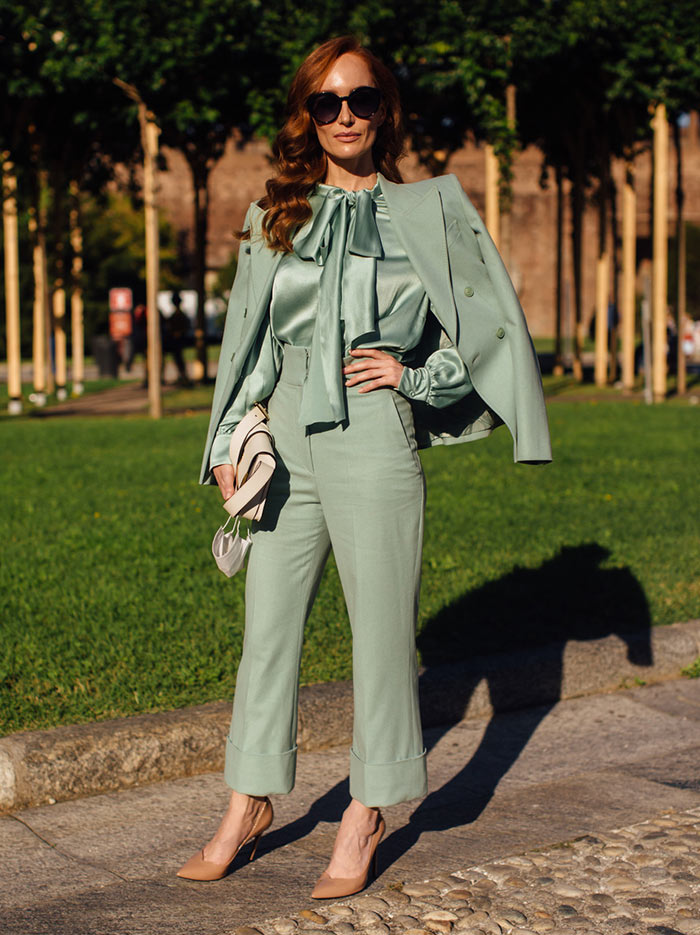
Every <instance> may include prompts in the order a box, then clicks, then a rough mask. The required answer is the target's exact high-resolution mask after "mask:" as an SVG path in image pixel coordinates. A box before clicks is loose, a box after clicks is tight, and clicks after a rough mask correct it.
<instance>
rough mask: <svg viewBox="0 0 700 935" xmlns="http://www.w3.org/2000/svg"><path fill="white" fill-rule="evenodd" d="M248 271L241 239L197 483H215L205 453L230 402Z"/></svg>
mask: <svg viewBox="0 0 700 935" xmlns="http://www.w3.org/2000/svg"><path fill="white" fill-rule="evenodd" d="M251 207H252V205H251V206H249V207H248V210H247V212H246V216H245V219H244V221H243V230H244V231H246V230H249V229H250V213H251V212H250V209H251ZM249 271H250V246H249V241H245V240H244V241H242V243H241V248H240V250H239V252H238V266H237V267H236V275H235V277H234V280H233V285H232V286H231V292H230V293H229V298H228V307H227V309H226V320H225V323H224V333H223V336H222V339H221V348H220V350H219V362H218V366H217V371H216V383H215V384H214V397H213V399H212V407H211V415H210V418H209V429H208V432H207V440H206V443H205V446H204V455H203V457H202V466H201V469H200V475H199V483H200V484H215V483H216V481H215V480H214V477H213V475H212V473H211V469H210V465H209V455H210V452H211V448H212V444H213V441H214V437H215V435H216V431H217V428H218V426H219V421H220V418H221V413H222V411H223V410H224V409H225V408H228V406H229V405H230V400H225V399H224V398H223V396H224V393H225V391H226V387H227V383H228V376H229V370H230V367H231V363H232V360H233V357H234V354H235V352H236V348H237V347H238V344H239V341H240V336H241V329H242V328H243V322H244V316H245V311H246V298H247V292H248V275H249Z"/></svg>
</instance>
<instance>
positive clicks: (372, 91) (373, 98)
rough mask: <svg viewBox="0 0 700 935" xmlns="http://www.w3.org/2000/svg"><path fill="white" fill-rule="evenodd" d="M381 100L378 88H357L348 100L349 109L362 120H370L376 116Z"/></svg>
mask: <svg viewBox="0 0 700 935" xmlns="http://www.w3.org/2000/svg"><path fill="white" fill-rule="evenodd" d="M380 100H381V94H380V92H379V89H378V88H367V87H365V88H356V89H355V90H354V91H353V92H352V94H351V95H350V97H349V98H348V107H349V108H350V110H351V111H352V112H353V114H354V115H355V116H356V117H359V118H360V120H368V119H369V118H370V117H371V116H372V115H373V114H376V112H377V110H378V109H379V102H380Z"/></svg>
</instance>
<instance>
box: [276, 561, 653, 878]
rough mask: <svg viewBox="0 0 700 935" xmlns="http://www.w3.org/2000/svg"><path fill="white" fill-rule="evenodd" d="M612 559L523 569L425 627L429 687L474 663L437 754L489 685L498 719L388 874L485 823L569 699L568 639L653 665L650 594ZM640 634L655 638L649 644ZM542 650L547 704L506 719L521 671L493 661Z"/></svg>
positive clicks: (342, 794)
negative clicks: (565, 695) (507, 779)
mask: <svg viewBox="0 0 700 935" xmlns="http://www.w3.org/2000/svg"><path fill="white" fill-rule="evenodd" d="M609 555H610V553H609V551H608V550H607V549H606V548H604V547H603V546H601V545H599V544H597V543H590V544H586V545H581V546H573V547H564V548H562V550H561V551H560V552H559V554H558V555H556V556H555V557H554V558H552V559H550V560H549V561H547V562H545V563H544V564H543V565H541V566H540V567H539V568H536V569H523V568H515V569H514V570H513V571H512V572H510V573H509V574H507V575H505V576H504V577H502V578H501V579H499V580H498V581H495V582H490V583H488V584H486V585H484V586H483V587H481V588H478V589H477V590H475V591H472V592H469V593H467V594H464V595H463V596H462V597H461V598H459V599H458V600H456V601H454V602H453V603H452V604H450V605H448V606H447V607H445V608H443V609H442V610H441V611H440V612H439V613H438V614H437V615H436V616H435V617H433V618H432V619H431V620H429V621H428V623H427V624H426V625H425V627H424V628H423V630H422V631H421V633H420V635H419V637H418V641H417V643H418V648H419V650H420V653H421V656H422V660H423V664H424V666H425V667H426V670H425V672H424V673H423V675H422V677H421V683H425V682H426V681H427V680H429V679H430V678H431V667H440V668H439V669H438V668H436V669H435V672H436V673H437V672H440V673H442V672H443V671H444V664H445V663H450V664H453V663H459V662H460V661H464V662H468V663H469V670H468V671H467V672H465V671H464V670H463V669H460V668H459V667H456V669H455V671H456V672H457V673H459V677H458V678H452V679H450V682H449V693H450V696H451V697H450V700H449V709H450V711H451V712H452V716H451V717H450V718H449V721H448V722H447V723H442V724H441V725H440V727H439V728H438V729H433V730H431V731H430V732H429V738H430V739H429V743H430V748H432V746H434V745H435V744H437V742H438V741H439V740H440V739H441V737H443V736H444V735H445V734H446V733H447V732H448V731H449V729H450V728H451V726H452V725H453V724H454V723H456V722H457V721H459V720H461V718H462V717H463V715H464V713H465V712H466V710H467V707H468V705H469V701H470V699H471V697H472V694H473V693H474V691H475V690H476V688H477V686H478V685H479V684H480V683H481V682H482V680H485V681H486V682H487V685H488V691H489V695H490V698H491V703H492V705H493V707H494V709H495V711H496V712H498V713H496V714H495V715H494V716H493V717H492V719H491V720H490V722H489V724H488V726H487V728H486V731H485V732H484V735H483V737H482V739H481V742H480V744H479V747H478V749H477V750H476V752H475V753H474V755H473V756H472V758H471V759H470V760H469V762H468V763H465V765H464V767H463V768H462V769H461V770H460V771H459V772H458V773H457V774H456V775H455V776H454V777H453V778H452V779H450V780H449V781H448V782H447V783H445V784H444V785H443V786H441V787H440V788H439V789H436V790H435V791H434V792H432V793H430V794H429V795H428V796H427V797H426V798H425V799H423V801H422V802H421V803H420V804H419V806H418V808H417V809H416V810H415V811H414V812H413V814H412V816H411V819H410V821H409V823H408V824H407V825H405V826H404V827H402V828H400V829H398V830H397V831H395V832H393V833H392V834H391V835H390V836H389V837H388V838H387V839H385V841H384V842H383V843H382V847H381V864H382V869H386V867H387V865H388V864H390V863H392V862H393V861H395V860H397V859H398V858H399V857H401V855H403V854H404V853H405V852H406V851H408V850H410V848H411V847H412V846H413V845H414V844H415V843H416V842H417V840H418V839H419V837H420V836H421V834H423V833H424V832H428V831H441V830H446V829H448V828H453V827H456V826H459V825H466V824H469V823H470V822H473V821H475V820H476V819H477V818H478V817H479V815H480V814H481V813H482V811H483V810H484V808H485V807H486V806H487V804H488V803H489V801H490V800H491V798H492V796H493V794H494V791H495V790H496V788H497V786H498V784H499V782H500V780H501V779H502V777H503V776H504V775H505V774H506V773H507V772H508V770H509V769H510V768H511V766H512V765H513V764H514V763H515V762H516V760H517V759H518V757H519V756H520V754H521V753H522V751H523V750H524V749H525V747H526V746H527V744H528V742H529V740H530V738H531V737H532V735H533V734H534V732H535V730H536V729H537V727H538V726H539V724H541V723H542V721H543V720H544V719H545V718H546V717H547V715H548V713H549V712H550V711H551V709H552V708H553V707H554V705H555V704H556V702H557V701H558V700H559V698H560V694H561V685H562V675H563V654H564V649H565V647H566V643H567V641H568V640H594V639H600V638H601V637H605V636H610V635H617V636H618V637H620V638H621V639H622V640H623V641H624V642H625V643H626V644H627V658H628V660H629V661H630V662H631V663H632V664H633V665H639V666H648V665H651V664H652V662H653V659H652V649H651V639H650V633H649V630H650V617H649V608H648V604H647V600H646V597H645V595H644V591H643V589H642V587H641V585H640V584H639V582H638V581H637V579H636V578H635V577H634V575H633V574H632V572H631V571H630V570H629V569H628V568H605V567H602V566H603V564H604V562H605V561H606V559H608V558H609ZM640 633H641V634H643V635H644V637H645V638H643V639H641V640H640ZM538 646H541V647H544V646H546V647H547V652H546V653H545V654H544V655H543V656H542V658H541V659H538V666H537V670H536V674H535V675H534V677H536V678H537V679H538V680H539V681H540V682H541V687H542V693H543V700H544V703H542V704H539V705H537V706H536V707H530V708H527V709H526V710H520V711H519V713H518V716H517V719H516V718H514V717H513V716H512V715H511V716H508V715H507V714H503V713H500V712H507V711H508V710H509V709H512V708H513V707H515V706H516V704H517V702H516V703H515V704H514V701H513V699H514V697H515V696H516V695H517V694H518V691H517V687H516V686H514V684H513V670H512V668H511V669H508V668H507V667H505V668H500V669H499V666H498V665H494V658H493V654H498V653H507V652H512V651H514V650H518V649H524V648H526V647H527V648H528V649H532V648H533V647H538ZM480 657H483V666H482V665H481V660H480ZM521 677H522V673H521ZM428 722H429V723H435V722H434V721H432V722H431V721H430V719H429V721H428ZM348 800H349V791H348V782H347V780H344V781H343V782H341V783H337V784H336V785H335V786H334V787H333V788H332V789H330V790H329V791H328V792H327V793H325V794H324V795H323V796H321V797H320V798H319V799H317V800H316V801H315V802H314V803H313V805H312V806H311V808H310V809H309V811H308V812H307V813H306V815H304V816H303V817H302V818H299V819H298V820H297V821H295V822H292V823H291V824H289V825H287V826H286V827H284V828H280V829H279V830H278V831H273V832H272V833H268V834H267V835H266V836H265V838H263V847H264V848H265V850H267V849H270V850H271V849H273V848H276V847H280V846H282V845H285V844H290V843H291V842H292V841H296V840H298V839H300V838H302V837H305V836H306V835H307V834H309V833H310V832H311V831H312V830H313V829H314V827H315V826H316V825H317V824H318V822H336V821H338V820H339V818H340V814H341V812H342V810H343V809H344V807H345V806H346V804H347V802H348Z"/></svg>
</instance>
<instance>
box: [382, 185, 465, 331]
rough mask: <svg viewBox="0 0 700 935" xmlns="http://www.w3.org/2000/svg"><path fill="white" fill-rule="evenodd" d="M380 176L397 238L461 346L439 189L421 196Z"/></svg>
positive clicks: (436, 308)
mask: <svg viewBox="0 0 700 935" xmlns="http://www.w3.org/2000/svg"><path fill="white" fill-rule="evenodd" d="M377 175H378V177H379V184H380V187H381V189H382V193H383V194H384V197H385V198H386V203H387V207H388V208H389V214H390V216H391V221H392V224H394V225H395V227H396V233H397V236H398V238H399V240H400V241H401V243H402V245H403V247H404V249H405V251H406V254H407V256H408V258H409V260H410V261H411V265H412V266H413V268H414V269H415V271H416V272H417V273H418V275H419V276H420V278H421V281H422V282H423V285H424V286H425V291H426V292H427V294H428V297H429V299H430V301H431V304H432V307H433V311H434V312H435V314H436V315H437V317H438V318H439V320H440V324H441V325H442V326H443V328H444V329H445V331H446V332H447V334H448V335H449V337H450V338H451V340H452V341H453V342H454V343H455V344H457V341H458V338H459V335H458V326H457V310H456V308H455V302H454V297H453V295H452V280H451V277H450V263H449V259H448V255H447V242H446V240H445V218H444V215H443V211H442V200H441V198H440V192H439V190H438V187H437V185H434V186H432V187H430V188H428V190H427V192H425V194H424V193H423V192H420V193H417V192H415V191H414V190H413V187H412V186H411V185H399V184H397V183H395V182H390V181H389V180H388V179H385V178H384V176H383V175H382V174H381V173H377Z"/></svg>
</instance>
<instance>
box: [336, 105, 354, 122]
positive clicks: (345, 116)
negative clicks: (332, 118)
mask: <svg viewBox="0 0 700 935" xmlns="http://www.w3.org/2000/svg"><path fill="white" fill-rule="evenodd" d="M354 122H355V115H354V114H353V112H352V111H351V110H350V108H349V107H348V102H347V101H343V103H342V106H341V108H340V113H339V114H338V123H342V124H343V126H344V127H351V126H352V125H353V123H354Z"/></svg>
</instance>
